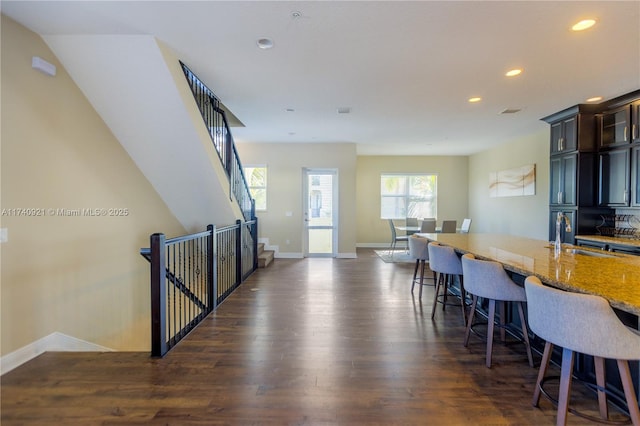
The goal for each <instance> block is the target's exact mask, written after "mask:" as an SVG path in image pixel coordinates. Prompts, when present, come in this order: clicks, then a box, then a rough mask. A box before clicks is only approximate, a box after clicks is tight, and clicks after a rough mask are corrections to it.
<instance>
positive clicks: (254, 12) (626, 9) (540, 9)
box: [0, 0, 640, 155]
mask: <svg viewBox="0 0 640 426" xmlns="http://www.w3.org/2000/svg"><path fill="white" fill-rule="evenodd" d="M0 6H1V8H2V12H3V13H4V14H6V15H8V16H10V17H12V18H13V19H15V20H16V21H18V22H20V23H22V24H23V25H25V26H27V27H28V28H30V29H32V30H33V31H35V32H37V33H39V34H41V35H43V36H44V37H45V39H46V36H48V35H93V34H103V35H104V34H122V35H125V34H134V35H140V34H146V35H153V36H155V37H157V38H158V39H159V40H161V41H163V42H164V43H166V44H167V45H168V46H169V47H171V48H172V49H173V50H174V51H175V53H176V55H177V56H178V57H180V58H181V59H182V60H183V61H184V62H185V63H186V64H187V65H188V66H189V67H190V68H191V69H192V70H193V71H194V72H195V73H196V74H197V75H199V77H200V78H201V79H202V80H203V81H205V83H206V84H207V85H208V86H209V87H210V88H211V89H212V90H213V91H214V92H215V93H216V94H217V95H218V97H219V98H220V99H221V100H222V102H223V103H224V104H225V105H226V106H227V107H228V108H229V109H230V110H231V111H232V112H233V113H234V114H235V115H236V116H237V117H238V118H239V119H240V120H241V121H242V122H243V123H244V125H245V127H243V128H234V129H233V134H234V137H235V139H236V141H237V142H240V143H241V142H295V143H304V142H323V143H324V142H352V143H355V144H357V147H358V154H360V155H469V154H472V153H475V152H479V151H482V150H485V149H487V148H489V147H492V146H497V145H500V144H502V143H505V142H508V141H510V140H512V139H513V138H515V137H518V136H522V135H527V134H529V133H533V132H537V131H540V130H542V129H546V127H547V125H546V124H545V123H544V122H542V121H540V118H541V117H543V116H546V115H549V114H551V113H554V112H556V111H559V110H561V109H564V108H566V107H569V106H572V105H575V104H577V103H582V102H584V101H585V100H586V99H587V98H589V97H592V96H603V97H604V99H605V100H607V99H611V98H613V97H616V96H619V95H622V94H624V93H627V92H630V91H633V90H636V89H639V88H640V1H624V2H614V1H586V2H579V1H528V2H527V1H466V2H463V1H407V2H405V1H370V2H369V1H351V2H346V1H345V2H343V1H298V2H285V1H275V2H273V1H137V2H133V1H106V2H99V1H70V2H60V1H43V2H36V1H24V0H23V1H5V0H2V1H1V3H0ZM294 12H299V16H298V17H296V16H294ZM586 17H593V18H595V19H596V20H597V21H598V23H597V24H596V26H595V27H594V28H592V29H591V30H588V31H585V32H582V33H574V32H572V31H570V26H571V25H572V24H573V23H575V22H577V21H578V20H580V19H583V18H586ZM261 37H269V38H271V39H272V40H273V42H274V47H273V49H270V50H260V49H258V48H257V46H256V41H257V39H259V38H261ZM76 66H77V65H76ZM513 67H522V68H523V69H524V72H523V74H522V75H521V76H519V77H516V78H512V79H508V78H506V77H504V73H505V72H506V71H507V70H508V69H510V68H513ZM471 96H481V97H482V98H483V101H482V102H481V103H478V104H469V103H468V102H467V99H468V98H469V97H471ZM340 107H349V108H350V109H351V113H350V114H344V115H339V114H337V109H338V108H340ZM288 108H291V109H294V110H295V111H293V112H287V111H286V110H287V109H288ZM506 108H520V109H522V111H521V112H518V113H516V114H508V115H505V114H502V115H501V114H499V113H500V112H501V111H502V110H504V109H506Z"/></svg>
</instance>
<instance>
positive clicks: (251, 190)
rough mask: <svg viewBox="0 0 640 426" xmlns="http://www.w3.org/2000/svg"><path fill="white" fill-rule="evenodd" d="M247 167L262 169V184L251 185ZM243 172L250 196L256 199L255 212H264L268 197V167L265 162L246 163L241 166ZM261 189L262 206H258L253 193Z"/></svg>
mask: <svg viewBox="0 0 640 426" xmlns="http://www.w3.org/2000/svg"><path fill="white" fill-rule="evenodd" d="M249 169H264V184H263V185H252V183H253V182H252V181H251V174H252V173H249ZM243 172H244V176H245V179H246V180H247V185H248V187H249V193H250V194H251V198H253V199H254V200H256V212H265V211H267V207H268V202H269V197H268V185H269V184H268V182H269V168H268V167H267V165H266V164H248V165H245V166H243ZM260 190H261V191H263V192H264V207H262V206H258V202H257V197H256V196H255V195H254V193H255V192H254V191H260Z"/></svg>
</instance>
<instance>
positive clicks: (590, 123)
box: [542, 104, 599, 155]
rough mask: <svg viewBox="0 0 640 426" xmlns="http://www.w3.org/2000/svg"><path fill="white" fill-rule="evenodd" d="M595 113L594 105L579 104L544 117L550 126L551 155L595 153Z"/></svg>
mask: <svg viewBox="0 0 640 426" xmlns="http://www.w3.org/2000/svg"><path fill="white" fill-rule="evenodd" d="M597 112H599V109H598V108H597V106H596V105H587V104H580V105H576V106H574V107H571V108H567V109H565V110H563V111H560V112H557V113H555V114H552V115H549V116H547V117H544V118H543V119H542V120H543V121H545V122H547V123H549V124H550V125H551V133H550V135H551V137H550V141H549V142H550V145H549V148H550V152H551V155H554V154H566V153H569V152H574V151H578V152H593V151H596V150H597V144H596V131H595V130H596V113H597Z"/></svg>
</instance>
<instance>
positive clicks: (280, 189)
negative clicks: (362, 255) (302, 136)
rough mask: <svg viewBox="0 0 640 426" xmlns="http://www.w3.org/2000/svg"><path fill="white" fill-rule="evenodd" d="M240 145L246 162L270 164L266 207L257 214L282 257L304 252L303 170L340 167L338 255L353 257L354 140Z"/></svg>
mask: <svg viewBox="0 0 640 426" xmlns="http://www.w3.org/2000/svg"><path fill="white" fill-rule="evenodd" d="M237 148H238V152H239V154H240V158H241V160H242V163H243V164H245V165H250V164H251V165H266V166H267V211H264V212H257V214H256V216H258V220H259V226H258V230H259V231H258V232H259V237H260V238H268V240H269V245H270V246H277V248H278V249H279V253H278V256H280V257H301V256H302V253H303V248H302V241H303V240H302V236H303V223H302V220H303V217H302V215H303V210H302V209H303V203H302V169H303V168H306V167H313V168H332V169H338V182H339V197H340V198H339V202H338V203H339V210H340V216H339V218H338V222H339V227H340V234H339V239H338V255H339V257H353V256H355V247H356V231H355V225H356V201H355V199H356V197H355V181H356V179H355V171H356V148H355V145H354V144H350V143H334V144H314V143H310V144H288V143H268V144H263V143H259V144H258V143H238V144H237ZM287 212H291V216H287V215H286V213H287ZM287 241H289V243H288V244H287Z"/></svg>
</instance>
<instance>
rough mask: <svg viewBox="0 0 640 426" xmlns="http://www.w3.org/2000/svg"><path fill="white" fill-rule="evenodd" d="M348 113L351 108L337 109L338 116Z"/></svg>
mask: <svg viewBox="0 0 640 426" xmlns="http://www.w3.org/2000/svg"><path fill="white" fill-rule="evenodd" d="M350 112H351V108H349V107H340V108H338V114H349V113H350Z"/></svg>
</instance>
